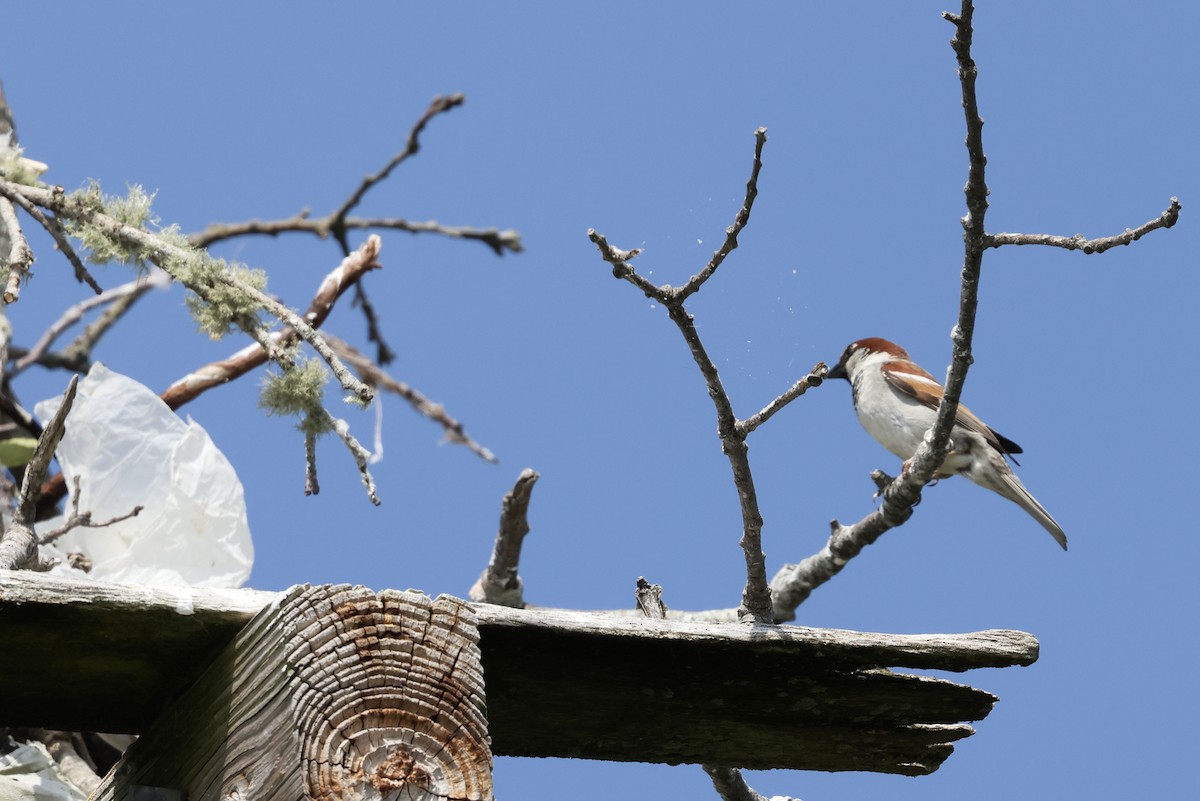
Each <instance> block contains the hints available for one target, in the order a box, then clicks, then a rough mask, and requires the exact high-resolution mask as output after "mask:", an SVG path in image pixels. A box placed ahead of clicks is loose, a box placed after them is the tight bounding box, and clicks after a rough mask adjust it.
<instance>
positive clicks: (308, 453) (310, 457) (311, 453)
mask: <svg viewBox="0 0 1200 801" xmlns="http://www.w3.org/2000/svg"><path fill="white" fill-rule="evenodd" d="M320 492H321V485H320V483H319V482H318V481H317V435H316V434H315V433H313V432H312V431H305V432H304V494H305V495H318V494H320Z"/></svg>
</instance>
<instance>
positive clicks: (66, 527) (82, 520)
mask: <svg viewBox="0 0 1200 801" xmlns="http://www.w3.org/2000/svg"><path fill="white" fill-rule="evenodd" d="M72 486H73V487H74V491H73V493H72V495H71V514H70V515H68V516H67V520H66V522H65V523H63V525H62V527H61V528H56V529H54V530H53V531H51V532H48V533H46V534H43V535H42V536H41V537H40V538H38V544H39V545H49V544H50V543H52V542H54V541H55V540H57V539H58V538H59V537H61V536H62V535H64V534H66V533H67V532H68V531H70V530H71V529H73V528H105V527H107V526H111V525H112V524H113V523H120V522H121V521H122V520H128V519H130V518H131V517H137V516H138V515H139V514H141V513H142V509H144V508H145V507H143V506H135V507H133V508H132V509H131V510H129V511H128V512H126V513H125V514H123V515H116V516H115V517H111V518H109V519H108V520H104V521H102V522H99V523H96V522H93V521H92V513H91V512H90V511H87V512H80V511H79V496H80V492H79V476H74V478H73V480H72Z"/></svg>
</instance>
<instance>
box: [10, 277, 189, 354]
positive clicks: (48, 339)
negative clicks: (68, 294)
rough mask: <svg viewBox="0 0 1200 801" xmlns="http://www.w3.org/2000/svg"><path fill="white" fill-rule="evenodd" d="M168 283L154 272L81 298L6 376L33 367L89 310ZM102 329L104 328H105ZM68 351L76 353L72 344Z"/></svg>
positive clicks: (96, 334) (95, 335)
mask: <svg viewBox="0 0 1200 801" xmlns="http://www.w3.org/2000/svg"><path fill="white" fill-rule="evenodd" d="M168 280H169V279H168V278H167V275H166V273H163V272H161V271H155V272H154V274H152V275H149V276H139V277H138V278H136V279H134V280H133V281H129V282H128V283H124V284H121V285H120V286H118V287H113V288H112V289H106V290H105V291H104V292H101V293H100V294H99V295H93V296H91V297H89V298H85V299H84V300H83V301H81V302H79V303H76V304H75V305H74V306H72V307H70V308H69V309H67V310H66V311H64V312H63V313H62V314H61V315H59V318H58V319H57V320H55V321H54V323H53V324H51V326H50V327H49V328H47V329H46V330H45V331H44V332H43V333H42V335H41V337H39V338H38V341H37V342H35V343H34V345H33V347H31V348H30V349H29V350H28V351H26V352H25V353H24V355H22V356H21V357H20V358H19V359H17V361H16V363H15V364H14V365H13V368H12V370H11V371H10V372H9V376H10V377H11V376H15V375H17V374H18V373H20V372H22V371H23V370H25V369H26V368H27V367H29V366H30V365H31V364H34V363H35V362H37V361H38V360H39V359H41V358H42V356H43V355H44V354H45V353H46V351H47V350H49V349H50V346H51V345H53V344H54V341H55V340H56V339H58V338H59V337H60V336H62V333H63V332H64V331H66V330H67V329H68V328H70V327H71V326H73V325H75V323H77V322H79V321H80V320H82V319H83V316H84V315H85V314H87V313H88V312H89V311H91V310H92V309H94V308H96V307H97V306H103V305H104V304H106V303H113V302H115V301H117V300H121V299H128V298H130V297H133V298H135V299H136V298H137V297H139V296H141V295H142V294H144V293H145V292H147V291H149V290H150V289H153V288H155V287H160V286H164V285H165V284H166V283H167V281H168ZM124 308H128V307H124ZM109 325H111V323H109ZM105 327H106V328H107V325H106V326H105ZM101 333H103V331H97V332H94V333H93V335H92V338H91V341H92V342H94V341H95V340H96V339H98V338H99V334H101ZM72 348H74V349H75V350H76V351H78V350H79V349H78V348H76V347H75V345H74V344H73V345H72V346H71V348H68V351H70V350H71V349H72ZM89 350H90V348H89ZM63 355H64V356H70V355H71V354H70V353H69V352H66V351H64V353H63Z"/></svg>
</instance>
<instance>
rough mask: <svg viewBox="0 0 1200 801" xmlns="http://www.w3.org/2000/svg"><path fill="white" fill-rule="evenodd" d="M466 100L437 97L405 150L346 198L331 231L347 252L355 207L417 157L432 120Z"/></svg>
mask: <svg viewBox="0 0 1200 801" xmlns="http://www.w3.org/2000/svg"><path fill="white" fill-rule="evenodd" d="M466 99H467V98H466V95H463V94H454V95H446V96H442V97H435V98H434V99H433V102H432V103H430V104H429V108H428V109H426V110H425V113H424V114H422V115H421V119H419V120H417V123H416V125H414V126H413V127H412V130H411V131H409V132H408V141H407V142H406V143H405V146H404V149H403V150H401V151H400V152H399V153H397V154H396V155H395V156H393V157H392V160H391V161H389V162H388V163H387V164H386V165H384V168H383V169H382V170H380V171H379V172H377V173H375V174H374V175H368V176H367V177H366V178H364V179H363V181H362V183H361V184H359V186H358V189H356V190H354V192H353V193H352V194H351V195H350V197H348V198H346V201H345V202H344V203H342V205H341V207H340V208H339V209H338V210H337V211H335V212H334V213H333V223H332V225H331V226H330V230H331V231H332V232H333V235H334V236H335V237H336V238H337V240H338V241H339V242H341V244H342V247H343V248H344V249H345V250H349V249H350V247H349V245H347V244H346V226H345V220H346V218H347V217H348V216H350V212H351V211H353V210H354V207H355V206H357V205H358V204H359V203H360V202H361V201H362V199H363V196H365V195H366V194H367V192H368V191H370V189H371V187H373V186H375V184H377V183H379V182H380V181H382V180H384V179H385V178H387V177H388V175H389V174H390V173H391V172H392V170H394V169H395V168H396V167H398V166H399V165H400V164H401V163H402V162H404V160H405V159H407V158H408V157H409V156H413V155H416V153H417V151H419V150H420V149H421V132H422V131H424V130H425V126H426V125H428V124H429V121H430V120H432V119H433V118H434V117H436V116H437V115H438V114H442V113H444V112H447V111H449V110H450V109H452V108H455V107H456V106H461V105H462V104H463V103H464V102H466Z"/></svg>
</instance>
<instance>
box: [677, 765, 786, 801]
mask: <svg viewBox="0 0 1200 801" xmlns="http://www.w3.org/2000/svg"><path fill="white" fill-rule="evenodd" d="M700 767H702V768H703V769H704V772H705V773H707V774H708V778H710V779H712V783H713V789H715V790H716V791H717V795H719V796H721V799H722V801H799V799H793V798H788V797H783V796H775V797H773V798H770V799H768V798H767V797H766V796H764V795H762V794H760V793H757V792H755V791H754V788H752V787H751V786H750V785H748V784H746V779H745V778H743V776H742V772H741V771H740V770H738V769H737V768H719V767H716V766H714V765H701V766H700Z"/></svg>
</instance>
